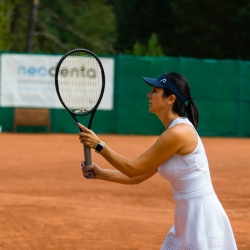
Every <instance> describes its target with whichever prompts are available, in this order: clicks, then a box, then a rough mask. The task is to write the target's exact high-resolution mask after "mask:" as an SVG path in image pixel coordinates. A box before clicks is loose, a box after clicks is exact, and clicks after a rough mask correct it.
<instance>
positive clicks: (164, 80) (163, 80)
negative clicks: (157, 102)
mask: <svg viewBox="0 0 250 250" xmlns="http://www.w3.org/2000/svg"><path fill="white" fill-rule="evenodd" d="M166 81H167V80H166V79H162V80H160V81H159V82H163V83H165V82H166Z"/></svg>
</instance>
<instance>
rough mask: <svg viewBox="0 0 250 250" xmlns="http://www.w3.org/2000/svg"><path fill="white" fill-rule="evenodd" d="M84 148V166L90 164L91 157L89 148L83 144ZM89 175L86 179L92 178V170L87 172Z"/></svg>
mask: <svg viewBox="0 0 250 250" xmlns="http://www.w3.org/2000/svg"><path fill="white" fill-rule="evenodd" d="M83 149H84V158H85V164H86V166H89V165H92V157H91V148H89V147H87V146H85V145H84V146H83ZM89 173H90V175H89V177H88V179H92V178H94V176H95V175H94V172H93V171H92V170H91V172H89Z"/></svg>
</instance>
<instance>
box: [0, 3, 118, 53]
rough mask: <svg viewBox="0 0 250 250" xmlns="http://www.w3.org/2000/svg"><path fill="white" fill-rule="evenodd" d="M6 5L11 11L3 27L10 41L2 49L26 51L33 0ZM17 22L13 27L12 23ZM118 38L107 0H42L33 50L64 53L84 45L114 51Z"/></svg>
mask: <svg viewBox="0 0 250 250" xmlns="http://www.w3.org/2000/svg"><path fill="white" fill-rule="evenodd" d="M2 5H4V7H5V8H6V9H8V11H9V13H10V14H9V16H8V17H7V19H6V20H5V25H4V28H3V29H2V33H3V36H4V37H6V38H7V37H10V38H9V39H8V40H9V41H10V43H6V42H4V43H3V44H1V46H0V50H12V51H24V50H25V47H26V43H27V29H28V24H29V21H30V20H29V13H30V8H31V6H32V1H22V0H16V1H15V2H13V3H12V4H10V3H9V2H5V3H3V4H2ZM17 23H18V25H15V29H14V28H13V29H12V28H11V26H12V24H17ZM1 26H3V25H1ZM13 27H14V26H13ZM115 40H116V23H115V16H114V12H113V11H112V6H110V5H107V4H106V1H105V0H85V1H81V0H73V1H71V0H60V1H59V0H54V1H49V0H43V1H40V3H39V8H38V12H37V23H36V27H35V32H34V45H33V50H32V52H47V53H64V52H65V51H67V50H69V49H73V48H79V47H81V48H87V49H90V50H94V51H95V52H96V53H112V52H113V44H114V42H115Z"/></svg>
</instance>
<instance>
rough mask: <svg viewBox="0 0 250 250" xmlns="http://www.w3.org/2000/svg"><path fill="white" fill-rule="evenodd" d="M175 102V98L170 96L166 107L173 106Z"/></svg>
mask: <svg viewBox="0 0 250 250" xmlns="http://www.w3.org/2000/svg"><path fill="white" fill-rule="evenodd" d="M175 100H176V96H175V95H170V96H169V97H168V105H173V104H174V102H175Z"/></svg>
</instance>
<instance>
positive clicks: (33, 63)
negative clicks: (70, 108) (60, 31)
mask: <svg viewBox="0 0 250 250" xmlns="http://www.w3.org/2000/svg"><path fill="white" fill-rule="evenodd" d="M61 57H62V56H58V55H35V54H33V55H32V54H7V53H3V54H2V55H1V97H0V105H1V106H2V107H27V108H28V107H33V108H63V106H62V104H61V103H60V101H59V99H58V97H57V94H56V90H55V71H56V65H57V63H58V61H59V60H60V58H61ZM100 60H101V62H102V64H103V68H104V72H105V79H106V81H105V83H106V85H105V92H104V95H103V99H102V101H101V104H100V106H99V108H98V109H101V110H112V109H113V92H114V59H113V58H108V57H102V58H100ZM79 70H80V69H79ZM86 70H87V69H86Z"/></svg>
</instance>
